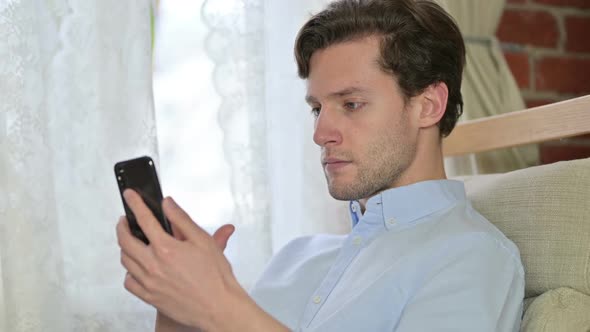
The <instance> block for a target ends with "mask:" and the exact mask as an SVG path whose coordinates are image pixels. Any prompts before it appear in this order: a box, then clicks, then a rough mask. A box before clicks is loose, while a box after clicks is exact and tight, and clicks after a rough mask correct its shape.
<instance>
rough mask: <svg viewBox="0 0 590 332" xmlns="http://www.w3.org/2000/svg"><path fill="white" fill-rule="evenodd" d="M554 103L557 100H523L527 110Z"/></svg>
mask: <svg viewBox="0 0 590 332" xmlns="http://www.w3.org/2000/svg"><path fill="white" fill-rule="evenodd" d="M556 101H557V100H551V99H525V101H524V103H525V105H526V107H527V108H533V107H537V106H543V105H547V104H552V103H554V102H556Z"/></svg>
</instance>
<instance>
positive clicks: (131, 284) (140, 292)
mask: <svg viewBox="0 0 590 332" xmlns="http://www.w3.org/2000/svg"><path fill="white" fill-rule="evenodd" d="M123 285H124V286H125V289H126V290H128V291H129V292H130V293H131V294H133V295H135V296H137V297H138V298H140V299H141V300H142V301H143V302H145V303H148V304H152V303H151V302H150V301H153V299H152V298H150V296H149V292H148V291H147V290H146V289H145V288H144V287H143V286H142V285H141V284H140V283H139V281H137V279H135V278H134V277H133V275H131V274H130V273H127V274H125V281H124V283H123Z"/></svg>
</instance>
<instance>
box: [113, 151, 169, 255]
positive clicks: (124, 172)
mask: <svg viewBox="0 0 590 332" xmlns="http://www.w3.org/2000/svg"><path fill="white" fill-rule="evenodd" d="M115 176H116V178H117V183H118V185H119V192H120V194H121V199H122V201H123V207H124V208H125V214H126V215H127V220H128V222H129V228H130V229H131V232H132V233H133V235H135V236H136V237H137V238H139V239H140V240H142V241H143V242H144V243H146V244H149V240H148V238H147V237H146V236H145V234H144V233H143V231H142V230H141V228H140V227H139V225H138V224H137V220H136V218H135V215H134V214H133V212H132V211H131V209H130V208H129V206H128V205H127V203H126V202H125V199H124V198H123V191H125V189H127V188H130V189H133V190H135V191H136V192H137V193H138V194H139V195H140V196H141V197H142V199H143V201H144V202H145V204H146V205H147V207H148V208H149V209H150V210H151V211H152V214H153V215H154V217H156V219H158V221H159V222H160V225H162V227H163V228H164V230H166V232H168V233H169V234H172V228H171V227H170V224H169V222H168V220H167V219H166V217H165V216H164V212H163V211H162V200H163V196H162V189H161V188H160V183H159V181H158V175H157V172H156V166H155V164H154V162H153V160H152V159H151V158H150V157H147V156H146V157H140V158H136V159H131V160H126V161H121V162H118V163H117V164H115Z"/></svg>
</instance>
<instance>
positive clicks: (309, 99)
mask: <svg viewBox="0 0 590 332" xmlns="http://www.w3.org/2000/svg"><path fill="white" fill-rule="evenodd" d="M366 92H367V90H366V89H362V88H359V87H356V86H351V87H348V88H344V89H342V90H339V91H335V92H332V93H330V94H328V98H333V97H345V96H348V95H351V94H355V93H366ZM305 101H306V102H307V103H308V104H309V103H317V101H318V100H317V98H316V97H314V96H311V95H307V96H305Z"/></svg>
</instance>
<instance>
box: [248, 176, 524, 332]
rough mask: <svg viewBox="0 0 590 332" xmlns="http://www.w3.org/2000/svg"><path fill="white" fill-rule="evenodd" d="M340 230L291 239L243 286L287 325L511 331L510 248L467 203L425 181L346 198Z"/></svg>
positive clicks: (515, 301)
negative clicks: (347, 224) (347, 220)
mask: <svg viewBox="0 0 590 332" xmlns="http://www.w3.org/2000/svg"><path fill="white" fill-rule="evenodd" d="M350 210H351V211H350V213H351V218H352V221H353V224H354V227H353V229H352V231H351V232H350V234H348V235H315V236H310V237H303V238H299V239H295V240H293V241H291V242H290V243H289V244H287V245H286V246H285V247H284V248H283V249H282V250H281V251H280V252H278V253H277V254H276V255H275V256H274V257H273V258H272V260H271V262H270V263H269V265H268V267H267V269H266V270H265V272H264V273H263V275H262V276H261V278H260V279H259V281H258V282H257V283H256V285H255V286H254V288H253V289H252V291H251V295H252V297H253V298H254V300H255V301H256V302H257V303H258V304H259V305H260V306H261V307H262V308H263V309H264V310H266V311H267V312H268V313H269V314H271V315H272V316H273V317H275V318H276V319H278V320H279V321H281V322H282V323H283V324H285V325H287V326H288V327H289V328H291V329H292V330H295V331H326V332H329V331H339V332H343V331H344V332H346V331H400V332H401V331H403V332H406V331H518V330H519V327H520V321H521V316H522V301H523V297H524V270H523V267H522V263H521V261H520V255H519V252H518V249H517V248H516V246H515V245H514V244H513V243H512V242H511V241H510V240H508V239H507V238H506V237H505V236H504V235H503V234H502V233H501V232H500V231H499V230H498V229H497V228H496V227H494V226H493V225H492V224H491V223H490V222H489V221H488V220H486V219H485V218H484V217H483V216H481V215H480V214H479V213H477V212H476V211H475V210H474V209H473V208H472V206H471V204H470V203H469V202H468V201H467V200H466V197H465V189H464V187H463V183H462V182H459V181H451V180H437V181H425V182H419V183H415V184H412V185H409V186H404V187H399V188H394V189H389V190H386V191H384V192H382V193H380V194H378V195H376V196H374V197H371V198H370V199H369V201H368V202H367V206H366V211H365V213H364V214H361V212H360V206H359V204H358V202H351V204H350Z"/></svg>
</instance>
